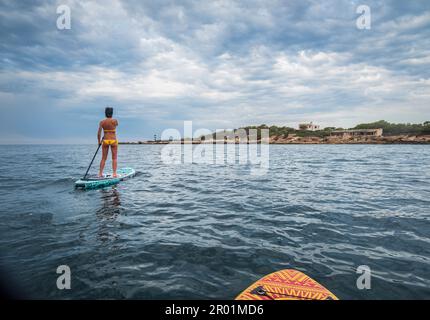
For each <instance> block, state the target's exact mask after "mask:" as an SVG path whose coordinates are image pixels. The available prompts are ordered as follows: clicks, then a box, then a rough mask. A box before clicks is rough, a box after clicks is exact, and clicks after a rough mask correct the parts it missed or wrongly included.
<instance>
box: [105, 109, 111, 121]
mask: <svg viewBox="0 0 430 320" xmlns="http://www.w3.org/2000/svg"><path fill="white" fill-rule="evenodd" d="M105 115H106V118H112V115H113V108H111V107H107V108H106V109H105Z"/></svg>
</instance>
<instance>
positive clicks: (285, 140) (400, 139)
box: [120, 135, 430, 145]
mask: <svg viewBox="0 0 430 320" xmlns="http://www.w3.org/2000/svg"><path fill="white" fill-rule="evenodd" d="M224 142H225V143H239V141H238V140H236V141H234V140H226V141H224ZM260 142H261V141H257V143H260ZM168 143H177V144H180V143H187V144H189V143H192V144H201V143H217V141H204V140H203V141H200V140H193V141H192V142H191V141H185V142H184V141H168V140H158V141H137V142H120V144H124V145H127V144H131V145H135V144H151V145H153V144H168ZM218 143H219V142H218ZM269 144H430V135H422V136H416V135H398V136H381V137H348V138H339V137H332V136H328V137H313V136H309V137H299V136H296V135H289V136H288V137H281V136H272V137H270V139H269Z"/></svg>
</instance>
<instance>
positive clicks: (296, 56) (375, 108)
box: [0, 0, 430, 143]
mask: <svg viewBox="0 0 430 320" xmlns="http://www.w3.org/2000/svg"><path fill="white" fill-rule="evenodd" d="M61 4H66V5H68V6H69V7H70V10H71V29H70V30H59V29H58V28H57V26H56V22H57V18H58V16H59V15H58V14H57V13H56V11H57V7H58V6H59V5H61ZM362 4H365V5H368V6H369V7H370V9H371V29H370V30H359V29H358V28H357V27H356V19H357V18H358V17H359V14H357V13H356V9H357V7H358V6H359V5H362ZM0 40H1V41H0V111H1V119H2V123H1V125H0V143H61V142H65V143H73V142H78V143H94V141H93V140H94V139H95V134H96V130H97V126H98V121H99V120H100V119H101V118H102V117H103V110H104V107H105V106H106V105H111V106H113V107H114V108H115V112H116V116H117V118H118V119H119V122H120V128H119V134H120V137H121V140H137V139H145V138H152V137H153V135H154V134H160V133H161V132H162V131H163V130H164V129H167V128H181V127H182V125H183V121H184V120H192V121H193V123H194V128H195V129H197V128H208V129H211V130H215V129H220V128H236V127H239V126H243V125H255V124H262V123H265V124H275V125H288V126H294V127H296V126H297V123H298V122H303V121H314V122H316V123H318V124H321V125H322V126H343V127H350V126H354V125H355V124H357V123H360V122H368V121H376V120H380V119H385V120H388V121H392V122H424V121H426V120H430V1H428V0H422V1H420V0H413V1H387V0H386V1H378V0H368V1H367V2H366V1H363V0H360V1H347V0H342V1H341V0H332V1H319V0H315V1H314V0H300V1H291V0H283V1H270V0H264V1H232V0H231V1H141V0H129V1H125V0H124V1H119V0H103V1H67V0H62V1H49V0H46V1H42V0H38V1H15V0H0Z"/></svg>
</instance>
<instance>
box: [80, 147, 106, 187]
mask: <svg viewBox="0 0 430 320" xmlns="http://www.w3.org/2000/svg"><path fill="white" fill-rule="evenodd" d="M101 145H102V144H101V143H99V146H98V147H97V150H96V153H94V157H93V160H91V163H90V165H89V166H88V169H87V172H85V175H84V177H83V178H82V179H83V180H85V178H86V177H87V174H88V171H90V168H91V166H92V165H93V162H94V159H95V158H96V155H97V153H98V152H99V149H100V146H101Z"/></svg>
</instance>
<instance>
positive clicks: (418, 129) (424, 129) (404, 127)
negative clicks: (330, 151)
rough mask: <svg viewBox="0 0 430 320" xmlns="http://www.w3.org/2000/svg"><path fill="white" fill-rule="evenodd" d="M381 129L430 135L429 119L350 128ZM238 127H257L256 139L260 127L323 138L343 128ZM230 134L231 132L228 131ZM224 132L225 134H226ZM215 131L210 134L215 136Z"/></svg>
mask: <svg viewBox="0 0 430 320" xmlns="http://www.w3.org/2000/svg"><path fill="white" fill-rule="evenodd" d="M378 128H382V129H383V135H384V136H393V135H408V134H409V135H430V121H426V122H424V123H423V124H413V123H404V124H403V123H398V124H396V123H389V122H387V121H385V120H380V121H376V122H372V123H361V124H359V125H357V126H355V127H354V128H351V129H378ZM240 129H245V130H246V132H247V133H248V134H249V130H250V129H257V139H260V138H261V129H269V134H270V136H271V137H283V138H287V137H288V135H291V134H295V135H297V136H298V137H320V138H324V137H327V136H329V135H330V133H331V132H332V131H334V130H343V128H335V127H326V128H324V129H323V130H318V131H305V130H297V129H294V128H291V127H278V126H268V125H266V124H261V125H259V126H246V127H242V128H240ZM228 133H230V134H231V132H228ZM228 133H227V132H226V134H228ZM215 135H216V134H215V133H213V134H212V136H213V138H215Z"/></svg>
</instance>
